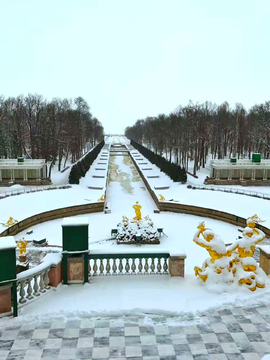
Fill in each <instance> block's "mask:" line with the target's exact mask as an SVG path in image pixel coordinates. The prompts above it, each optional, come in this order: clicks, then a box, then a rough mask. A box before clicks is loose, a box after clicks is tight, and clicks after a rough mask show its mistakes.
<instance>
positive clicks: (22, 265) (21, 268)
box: [16, 261, 29, 274]
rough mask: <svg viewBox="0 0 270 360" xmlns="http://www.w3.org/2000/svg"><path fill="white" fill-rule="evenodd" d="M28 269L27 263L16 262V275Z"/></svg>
mask: <svg viewBox="0 0 270 360" xmlns="http://www.w3.org/2000/svg"><path fill="white" fill-rule="evenodd" d="M28 269H29V262H28V261H25V262H18V263H17V265H16V270H17V274H19V273H21V272H23V271H25V270H28Z"/></svg>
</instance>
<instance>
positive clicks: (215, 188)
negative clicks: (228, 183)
mask: <svg viewBox="0 0 270 360" xmlns="http://www.w3.org/2000/svg"><path fill="white" fill-rule="evenodd" d="M187 187H188V189H191V190H211V191H221V192H226V193H233V194H239V195H246V196H253V197H258V198H261V199H265V200H270V194H265V193H262V192H259V191H250V190H241V189H235V188H230V187H220V186H211V185H207V186H204V185H194V184H191V183H190V184H189V185H188V186H187Z"/></svg>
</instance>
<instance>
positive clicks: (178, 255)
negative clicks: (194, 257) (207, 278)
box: [170, 252, 187, 259]
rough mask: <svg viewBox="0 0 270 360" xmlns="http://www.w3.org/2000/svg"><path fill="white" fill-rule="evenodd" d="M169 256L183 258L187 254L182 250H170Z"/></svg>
mask: <svg viewBox="0 0 270 360" xmlns="http://www.w3.org/2000/svg"><path fill="white" fill-rule="evenodd" d="M170 257H172V258H180V259H185V258H186V257H187V255H186V254H185V253H184V252H170Z"/></svg>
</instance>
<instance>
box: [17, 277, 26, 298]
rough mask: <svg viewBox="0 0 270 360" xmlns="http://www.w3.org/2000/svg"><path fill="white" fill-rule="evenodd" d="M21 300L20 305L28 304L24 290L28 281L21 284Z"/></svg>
mask: <svg viewBox="0 0 270 360" xmlns="http://www.w3.org/2000/svg"><path fill="white" fill-rule="evenodd" d="M19 284H20V299H19V303H20V304H24V303H25V302H26V299H25V290H24V286H25V284H26V281H25V280H23V281H21V282H20V283H19Z"/></svg>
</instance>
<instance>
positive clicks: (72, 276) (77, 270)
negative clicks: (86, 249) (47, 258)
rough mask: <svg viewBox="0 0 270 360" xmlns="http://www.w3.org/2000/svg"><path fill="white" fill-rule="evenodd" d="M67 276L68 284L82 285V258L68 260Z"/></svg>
mask: <svg viewBox="0 0 270 360" xmlns="http://www.w3.org/2000/svg"><path fill="white" fill-rule="evenodd" d="M67 275H68V282H69V283H83V281H84V261H83V257H76V258H75V257H72V258H68V262H67Z"/></svg>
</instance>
